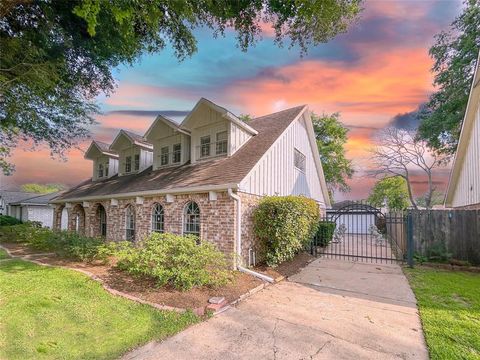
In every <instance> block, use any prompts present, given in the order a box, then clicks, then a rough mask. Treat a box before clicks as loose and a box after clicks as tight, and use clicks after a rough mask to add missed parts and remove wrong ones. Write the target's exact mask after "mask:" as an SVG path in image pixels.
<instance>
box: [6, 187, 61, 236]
mask: <svg viewBox="0 0 480 360" xmlns="http://www.w3.org/2000/svg"><path fill="white" fill-rule="evenodd" d="M30 195H32V194H30ZM58 195H59V193H58V192H55V193H50V194H45V195H38V194H36V195H35V196H33V197H29V198H27V199H23V200H20V201H18V202H13V203H11V204H10V207H11V209H12V212H13V213H14V214H15V215H13V216H15V217H16V218H17V219H19V220H22V221H24V222H25V221H38V222H40V223H42V225H43V226H46V227H49V228H52V227H53V207H52V206H51V205H50V204H49V202H50V201H51V200H52V199H53V198H55V197H57V196H58ZM64 217H66V210H65V211H64ZM60 228H61V229H64V230H65V229H66V228H67V223H66V221H64V222H63V223H62V224H61V226H60Z"/></svg>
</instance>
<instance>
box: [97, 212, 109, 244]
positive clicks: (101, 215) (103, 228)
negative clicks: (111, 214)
mask: <svg viewBox="0 0 480 360" xmlns="http://www.w3.org/2000/svg"><path fill="white" fill-rule="evenodd" d="M98 219H99V222H100V236H103V237H105V236H107V213H106V211H105V208H104V207H103V206H102V205H100V206H99V207H98Z"/></svg>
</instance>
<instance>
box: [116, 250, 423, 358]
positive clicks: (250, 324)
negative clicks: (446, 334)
mask: <svg viewBox="0 0 480 360" xmlns="http://www.w3.org/2000/svg"><path fill="white" fill-rule="evenodd" d="M124 359H129V360H131V359H135V360H139V359H142V360H144V359H162V360H169V359H172V360H174V359H175V360H179V359H188V360H197V359H205V360H206V359H209V360H211V359H219V360H220V359H222V360H225V359H382V360H383V359H428V353H427V350H426V346H425V342H424V338H423V333H422V330H421V325H420V320H419V317H418V314H417V308H416V305H415V298H414V296H413V293H412V291H411V290H410V287H409V286H408V283H407V280H406V278H405V276H404V275H403V273H402V272H401V269H400V267H399V266H397V265H375V264H363V263H350V262H343V261H335V260H326V259H325V260H324V259H318V260H316V261H314V262H313V263H311V264H310V265H309V266H308V267H307V268H306V269H304V270H303V271H302V272H300V273H299V274H297V275H295V276H293V277H292V278H290V281H284V282H281V283H278V284H276V285H273V286H269V287H267V288H266V289H264V290H262V291H261V292H259V293H257V294H255V295H253V296H252V297H251V298H249V299H247V300H246V301H244V302H242V303H240V304H239V305H238V306H237V307H236V308H232V309H230V310H228V311H226V312H224V313H223V314H221V315H218V316H215V317H214V318H212V319H210V320H208V321H206V322H203V323H201V324H198V325H196V326H192V327H191V328H189V329H187V330H185V331H183V332H181V333H179V334H177V335H175V336H173V337H171V338H169V339H167V340H165V341H164V342H162V343H156V342H153V343H150V344H148V345H146V346H144V347H142V348H140V349H137V350H135V351H133V352H131V353H129V354H127V355H126V356H125V357H124Z"/></svg>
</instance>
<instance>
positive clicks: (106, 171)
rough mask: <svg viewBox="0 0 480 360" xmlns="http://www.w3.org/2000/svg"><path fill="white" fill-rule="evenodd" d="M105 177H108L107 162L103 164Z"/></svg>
mask: <svg viewBox="0 0 480 360" xmlns="http://www.w3.org/2000/svg"><path fill="white" fill-rule="evenodd" d="M105 177H108V162H106V163H105Z"/></svg>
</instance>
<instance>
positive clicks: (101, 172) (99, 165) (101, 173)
mask: <svg viewBox="0 0 480 360" xmlns="http://www.w3.org/2000/svg"><path fill="white" fill-rule="evenodd" d="M98 177H99V178H102V177H103V164H98Z"/></svg>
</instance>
